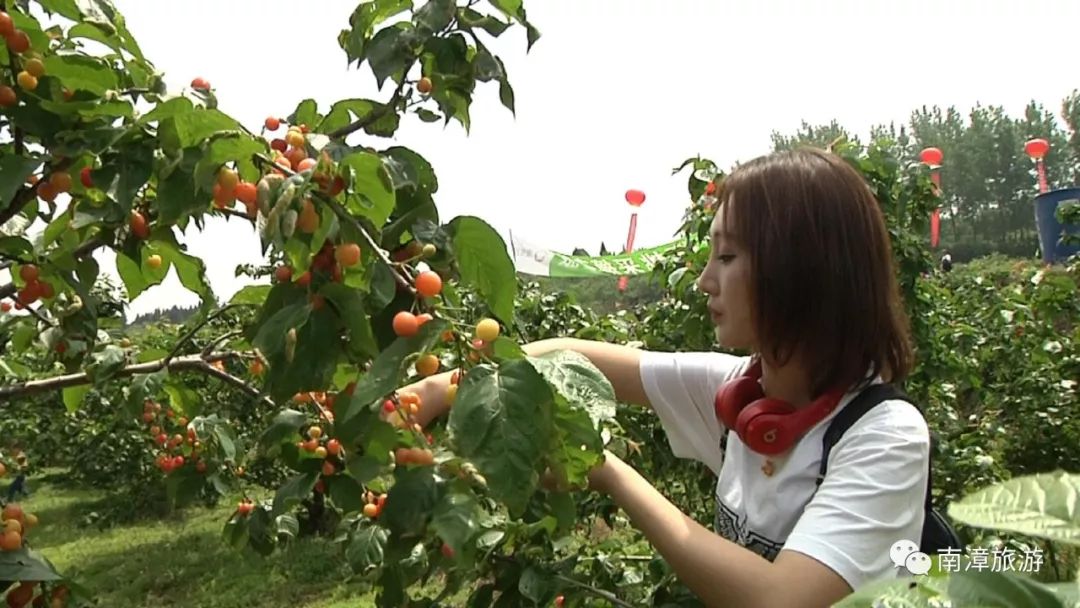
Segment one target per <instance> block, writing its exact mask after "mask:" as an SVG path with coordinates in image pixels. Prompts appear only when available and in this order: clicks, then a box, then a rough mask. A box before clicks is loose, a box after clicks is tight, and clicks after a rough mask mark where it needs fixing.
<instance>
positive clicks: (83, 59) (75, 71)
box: [44, 55, 119, 95]
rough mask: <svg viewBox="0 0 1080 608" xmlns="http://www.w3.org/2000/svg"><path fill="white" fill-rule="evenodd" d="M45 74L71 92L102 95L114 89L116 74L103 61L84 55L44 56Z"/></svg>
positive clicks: (116, 84)
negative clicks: (57, 80) (56, 79)
mask: <svg viewBox="0 0 1080 608" xmlns="http://www.w3.org/2000/svg"><path fill="white" fill-rule="evenodd" d="M44 63H45V73H46V74H48V75H49V76H51V77H53V78H58V79H59V80H60V82H62V83H64V86H65V87H67V88H68V89H71V90H72V91H80V90H81V91H90V92H91V93H94V94H96V95H104V94H105V92H106V91H109V90H113V89H116V88H117V86H118V85H119V83H118V82H117V80H116V73H115V72H113V70H112V68H110V67H109V65H108V64H106V63H105V62H104V61H102V60H100V59H97V58H95V57H89V56H86V55H46V56H45V60H44Z"/></svg>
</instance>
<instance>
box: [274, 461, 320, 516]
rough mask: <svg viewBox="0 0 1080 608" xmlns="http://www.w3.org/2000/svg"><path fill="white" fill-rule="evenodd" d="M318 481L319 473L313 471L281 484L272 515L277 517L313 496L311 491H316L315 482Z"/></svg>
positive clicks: (275, 497)
mask: <svg viewBox="0 0 1080 608" xmlns="http://www.w3.org/2000/svg"><path fill="white" fill-rule="evenodd" d="M318 480H319V473H318V472H315V471H312V472H309V473H301V474H300V475H297V476H295V477H291V478H289V479H288V480H287V481H286V482H285V483H283V484H281V487H280V488H278V491H277V494H275V495H274V509H273V513H272V515H273V516H274V517H276V516H278V515H281V514H282V513H284V512H286V511H288V510H289V509H291V508H293V507H294V506H296V505H298V504H300V501H302V500H304V499H305V498H307V497H308V496H310V495H311V491H312V490H314V489H315V482H317V481H318Z"/></svg>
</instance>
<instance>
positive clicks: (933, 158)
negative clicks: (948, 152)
mask: <svg viewBox="0 0 1080 608" xmlns="http://www.w3.org/2000/svg"><path fill="white" fill-rule="evenodd" d="M943 157H944V156H943V155H942V153H941V150H939V149H937V148H924V149H923V151H922V152H920V153H919V160H921V161H922V162H923V163H925V164H927V165H931V166H940V165H941V159H942V158H943Z"/></svg>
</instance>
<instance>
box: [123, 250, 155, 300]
mask: <svg viewBox="0 0 1080 608" xmlns="http://www.w3.org/2000/svg"><path fill="white" fill-rule="evenodd" d="M116 273H117V274H119V275H120V280H121V281H123V282H124V288H125V289H127V293H128V300H134V299H135V298H137V297H139V294H141V293H142V292H143V291H145V290H146V288H147V287H150V283H149V282H148V281H147V280H146V278H145V277H143V273H142V267H141V266H140V265H139V264H138V263H136V262H135V261H134V260H132V259H131V258H129V257H128V256H126V255H124V254H123V253H120V252H117V253H116Z"/></svg>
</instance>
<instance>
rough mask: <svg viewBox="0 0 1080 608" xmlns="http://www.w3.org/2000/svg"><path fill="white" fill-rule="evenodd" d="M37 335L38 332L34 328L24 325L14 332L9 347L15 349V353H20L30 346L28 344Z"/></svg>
mask: <svg viewBox="0 0 1080 608" xmlns="http://www.w3.org/2000/svg"><path fill="white" fill-rule="evenodd" d="M38 335H39V332H38V329H37V327H36V326H34V325H30V324H25V323H24V324H22V325H20V326H19V327H18V328H17V329H16V330H15V334H14V335H13V336H12V338H11V345H12V346H13V347H14V348H15V352H17V353H21V352H23V351H25V350H26V348H27V347H28V346H30V343H31V342H33V341H34V338H36V337H38Z"/></svg>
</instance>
